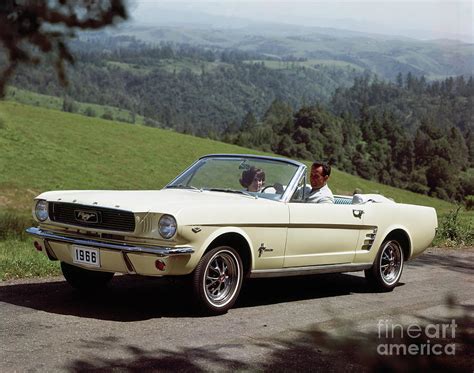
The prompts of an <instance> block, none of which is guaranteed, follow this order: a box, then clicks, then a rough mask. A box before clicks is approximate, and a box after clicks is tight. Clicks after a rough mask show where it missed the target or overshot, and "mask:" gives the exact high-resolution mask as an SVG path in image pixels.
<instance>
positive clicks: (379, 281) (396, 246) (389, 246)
mask: <svg viewBox="0 0 474 373" xmlns="http://www.w3.org/2000/svg"><path fill="white" fill-rule="evenodd" d="M403 261H404V257H403V250H402V246H401V245H400V243H399V242H398V241H397V240H387V241H384V242H383V243H382V245H381V246H380V250H379V251H378V253H377V257H376V259H375V261H374V265H373V266H372V268H370V269H366V270H365V278H366V279H367V281H368V282H369V283H370V284H371V285H372V286H373V287H374V288H375V289H376V290H379V291H391V290H393V288H394V287H395V286H397V283H398V281H399V280H400V277H401V275H402V271H403Z"/></svg>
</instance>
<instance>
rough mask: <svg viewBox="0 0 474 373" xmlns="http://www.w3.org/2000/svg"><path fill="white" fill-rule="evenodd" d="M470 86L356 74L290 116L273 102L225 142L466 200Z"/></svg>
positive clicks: (471, 133)
mask: <svg viewBox="0 0 474 373" xmlns="http://www.w3.org/2000/svg"><path fill="white" fill-rule="evenodd" d="M473 104H474V82H473V78H472V77H470V78H469V79H468V80H465V79H464V78H463V77H457V78H455V79H454V78H448V79H446V80H444V81H441V82H432V83H427V82H426V80H425V79H424V78H416V77H413V76H412V75H411V74H408V75H407V76H405V77H403V76H401V75H400V76H399V79H398V81H397V83H389V82H382V81H379V80H377V79H372V80H371V79H369V78H368V77H361V78H358V79H356V80H355V83H354V85H353V86H352V87H351V88H348V89H338V90H337V92H336V93H335V94H334V96H333V99H332V103H331V104H330V105H328V106H326V107H324V106H322V105H306V106H303V107H301V108H300V109H298V110H297V111H293V110H292V109H291V107H289V106H288V105H286V104H285V103H283V102H274V103H273V104H272V105H271V106H270V107H269V109H268V110H267V112H266V113H265V115H264V116H263V118H262V119H261V120H260V121H258V120H256V119H255V118H254V117H252V116H251V115H250V114H249V115H247V117H246V118H245V120H244V121H243V123H242V128H241V130H240V131H238V132H237V133H227V134H226V135H225V137H224V138H225V141H228V142H232V143H236V144H239V145H242V146H248V147H254V148H257V149H265V150H272V151H274V152H276V153H279V154H282V155H286V156H290V157H296V158H303V159H308V158H320V159H326V160H329V161H330V162H331V163H333V164H335V165H337V167H338V168H339V169H342V170H345V171H348V172H351V173H354V174H357V175H360V176H362V177H364V178H366V179H372V180H377V181H379V182H382V183H384V184H389V185H394V186H397V187H400V188H405V189H410V190H412V191H415V192H418V193H423V194H429V195H432V196H436V197H438V198H442V199H456V200H463V199H465V198H467V197H468V196H470V195H471V196H472V195H474V168H473V167H474V116H473V107H474V106H473Z"/></svg>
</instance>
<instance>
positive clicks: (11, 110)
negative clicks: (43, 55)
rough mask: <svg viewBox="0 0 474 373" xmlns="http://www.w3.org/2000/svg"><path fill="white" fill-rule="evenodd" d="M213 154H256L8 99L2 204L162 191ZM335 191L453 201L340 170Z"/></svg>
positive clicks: (2, 126) (1, 129)
mask: <svg viewBox="0 0 474 373" xmlns="http://www.w3.org/2000/svg"><path fill="white" fill-rule="evenodd" d="M209 153H256V154H258V152H255V151H253V150H250V149H245V148H241V147H238V146H233V145H228V144H224V143H220V142H216V141H211V140H207V139H201V138H196V137H193V136H189V135H183V134H178V133H175V132H172V131H167V130H161V129H155V128H148V127H145V126H140V125H131V124H124V123H118V122H112V121H106V120H102V119H98V118H88V117H84V116H81V115H76V114H69V113H63V112H60V111H55V110H50V109H44V108H37V107H33V106H27V105H23V104H19V103H14V102H8V101H7V102H0V209H14V210H18V211H23V212H28V211H29V209H30V205H31V200H32V198H33V197H34V196H35V195H37V194H38V193H40V192H43V191H46V190H55V189H159V188H161V187H162V186H163V185H165V184H166V183H167V182H168V181H170V180H171V179H172V178H173V177H174V176H176V175H177V174H178V173H179V172H180V171H182V170H183V169H184V168H185V167H187V166H188V165H189V164H191V163H192V162H193V161H194V160H195V159H196V158H198V157H199V156H201V155H204V154H209ZM330 185H331V188H332V189H333V191H334V192H335V193H340V194H352V192H353V191H354V189H355V188H360V189H362V190H363V192H365V193H382V194H384V195H386V196H388V197H392V198H394V199H395V200H396V201H397V202H404V203H413V204H421V205H429V206H433V207H435V208H436V209H437V210H438V213H441V214H444V213H446V212H447V211H449V210H451V209H452V208H453V207H454V206H453V205H452V204H450V203H447V202H445V201H441V200H437V199H434V198H430V197H427V196H422V195H418V194H415V193H411V192H407V191H403V190H400V189H396V188H392V187H389V186H385V185H381V184H378V183H374V182H371V181H368V180H363V179H361V178H359V177H356V176H353V175H349V174H347V173H344V172H340V171H338V170H334V173H333V175H332V177H331V183H330Z"/></svg>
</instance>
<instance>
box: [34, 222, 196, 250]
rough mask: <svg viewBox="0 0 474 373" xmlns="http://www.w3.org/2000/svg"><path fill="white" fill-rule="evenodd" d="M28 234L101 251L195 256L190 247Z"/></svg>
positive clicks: (35, 229)
mask: <svg viewBox="0 0 474 373" xmlns="http://www.w3.org/2000/svg"><path fill="white" fill-rule="evenodd" d="M26 233H29V234H31V235H33V236H36V237H40V238H42V239H43V240H48V241H52V242H65V243H69V244H75V245H82V246H90V247H97V248H101V249H112V250H121V251H125V252H134V253H147V254H157V255H163V256H168V255H185V254H193V253H194V249H193V248H192V247H190V246H184V247H164V246H154V247H143V246H132V245H127V244H125V243H124V244H120V243H109V242H100V241H96V240H87V239H78V238H72V237H67V236H62V235H60V234H57V233H53V232H48V231H44V230H42V229H40V228H36V227H31V228H28V229H27V230H26Z"/></svg>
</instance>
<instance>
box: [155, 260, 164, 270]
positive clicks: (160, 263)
mask: <svg viewBox="0 0 474 373" xmlns="http://www.w3.org/2000/svg"><path fill="white" fill-rule="evenodd" d="M155 267H156V269H157V270H158V271H164V270H165V269H166V263H165V262H163V261H162V260H160V259H157V260H156V262H155Z"/></svg>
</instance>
